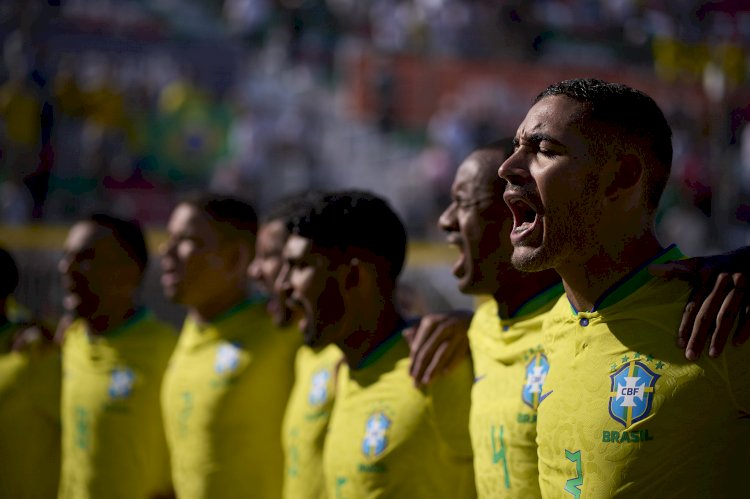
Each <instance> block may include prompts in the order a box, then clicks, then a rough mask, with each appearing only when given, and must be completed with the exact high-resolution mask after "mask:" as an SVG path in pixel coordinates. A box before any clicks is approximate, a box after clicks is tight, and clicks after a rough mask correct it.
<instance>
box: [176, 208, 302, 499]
mask: <svg viewBox="0 0 750 499" xmlns="http://www.w3.org/2000/svg"><path fill="white" fill-rule="evenodd" d="M256 231H257V218H256V214H255V211H254V210H253V208H252V207H251V206H250V205H248V204H247V203H244V202H242V201H239V200H235V199H231V198H224V197H213V196H206V197H202V198H199V199H194V200H187V201H185V202H181V203H180V204H178V205H177V206H176V207H175V209H174V211H173V212H172V214H171V216H170V219H169V224H168V226H167V233H168V240H167V242H166V243H165V245H164V247H163V248H162V261H161V268H162V277H161V284H162V288H163V290H164V293H165V294H166V296H167V297H168V298H169V299H170V300H172V301H173V302H175V303H179V304H181V305H184V306H185V307H186V308H187V310H188V312H187V317H186V319H185V323H184V325H183V328H182V333H181V335H180V339H179V342H178V345H177V348H176V349H175V352H174V355H173V357H172V359H171V361H170V365H169V368H168V370H167V374H166V376H165V381H164V388H163V391H162V405H163V408H164V419H165V427H166V431H167V439H168V443H169V449H170V455H171V457H172V477H173V482H174V487H175V492H176V494H177V496H178V497H180V498H184V499H192V498H215V497H221V498H225V497H226V498H231V497H269V498H272V497H280V495H281V482H282V468H283V457H282V449H281V420H282V417H283V414H284V408H285V405H286V401H287V399H288V396H289V392H290V389H291V386H292V365H293V359H294V354H295V352H296V350H297V347H298V346H299V343H300V341H299V335H297V334H292V332H286V334H285V333H284V332H283V331H280V330H279V329H278V328H277V327H276V326H274V324H273V323H272V321H271V318H270V316H269V315H268V314H267V313H266V311H265V310H264V307H263V304H261V303H255V302H251V301H250V300H248V298H247V292H248V266H249V264H250V262H251V261H252V259H253V255H254V251H255V237H256Z"/></svg>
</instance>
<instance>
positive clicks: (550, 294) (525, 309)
mask: <svg viewBox="0 0 750 499" xmlns="http://www.w3.org/2000/svg"><path fill="white" fill-rule="evenodd" d="M564 292H565V288H564V287H563V283H562V282H558V283H557V284H555V285H554V286H550V287H549V288H547V289H545V290H544V291H542V292H540V293H538V294H537V295H535V296H534V297H532V298H531V299H529V300H528V301H526V302H525V303H524V304H523V305H521V306H520V307H519V308H518V309H517V310H516V311H515V312H514V313H512V314H510V317H509V319H515V318H517V317H523V316H526V315H531V314H533V313H534V312H536V311H537V310H539V309H541V308H543V307H544V306H546V305H548V304H549V303H550V302H551V301H554V300H557V299H558V298H560V295H562V294H563V293H564ZM500 319H501V320H502V319H503V318H502V317H501V318H500Z"/></svg>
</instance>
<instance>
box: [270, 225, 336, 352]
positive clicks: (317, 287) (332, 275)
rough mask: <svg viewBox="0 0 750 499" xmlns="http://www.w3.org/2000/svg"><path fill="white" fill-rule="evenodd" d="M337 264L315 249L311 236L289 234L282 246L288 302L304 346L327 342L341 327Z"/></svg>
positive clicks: (328, 342) (320, 344)
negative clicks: (295, 317)
mask: <svg viewBox="0 0 750 499" xmlns="http://www.w3.org/2000/svg"><path fill="white" fill-rule="evenodd" d="M337 274H338V266H337V265H335V264H334V263H333V262H332V261H331V260H330V259H329V258H328V257H327V256H326V255H324V254H323V253H322V252H320V251H316V250H315V248H314V245H313V242H312V241H311V240H310V239H307V238H304V237H300V236H298V235H295V234H292V235H290V236H289V238H288V239H287V241H286V244H285V245H284V271H283V275H282V276H281V277H280V279H281V280H283V282H284V283H285V284H284V285H285V286H286V288H287V305H288V306H289V307H290V308H291V309H292V310H294V311H295V312H297V313H298V316H299V317H300V319H299V322H298V324H297V325H298V327H299V330H300V331H301V332H302V335H303V339H304V342H305V344H306V345H308V346H312V347H322V346H325V345H328V344H330V343H331V342H332V341H333V340H334V339H335V335H336V332H337V331H338V329H340V326H341V319H342V317H343V315H344V297H343V293H342V289H341V286H340V281H339V279H338V278H337Z"/></svg>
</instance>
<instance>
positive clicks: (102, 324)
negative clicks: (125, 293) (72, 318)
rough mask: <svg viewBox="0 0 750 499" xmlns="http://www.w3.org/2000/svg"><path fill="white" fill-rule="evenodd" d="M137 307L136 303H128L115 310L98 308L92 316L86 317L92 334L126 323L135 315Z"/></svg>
mask: <svg viewBox="0 0 750 499" xmlns="http://www.w3.org/2000/svg"><path fill="white" fill-rule="evenodd" d="M136 310H137V307H136V305H135V303H132V302H131V303H128V304H127V305H126V306H123V307H116V308H115V309H113V310H108V311H102V310H97V311H96V312H94V313H93V314H91V316H90V317H86V318H85V319H86V322H87V323H88V325H89V330H90V332H91V334H95V335H100V334H105V333H108V332H110V331H113V330H115V329H117V328H118V327H120V326H122V325H123V324H125V323H126V322H127V321H128V320H129V319H130V318H131V317H133V315H135V313H136Z"/></svg>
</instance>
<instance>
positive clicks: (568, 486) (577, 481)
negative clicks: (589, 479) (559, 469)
mask: <svg viewBox="0 0 750 499" xmlns="http://www.w3.org/2000/svg"><path fill="white" fill-rule="evenodd" d="M565 457H566V458H568V461H571V462H574V463H576V476H575V478H571V479H570V480H568V481H567V482H565V492H567V493H568V494H571V495H572V496H573V497H575V498H576V499H579V498H580V497H581V485H583V473H582V470H581V451H579V450H577V451H575V452H570V451H569V450H568V449H565Z"/></svg>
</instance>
